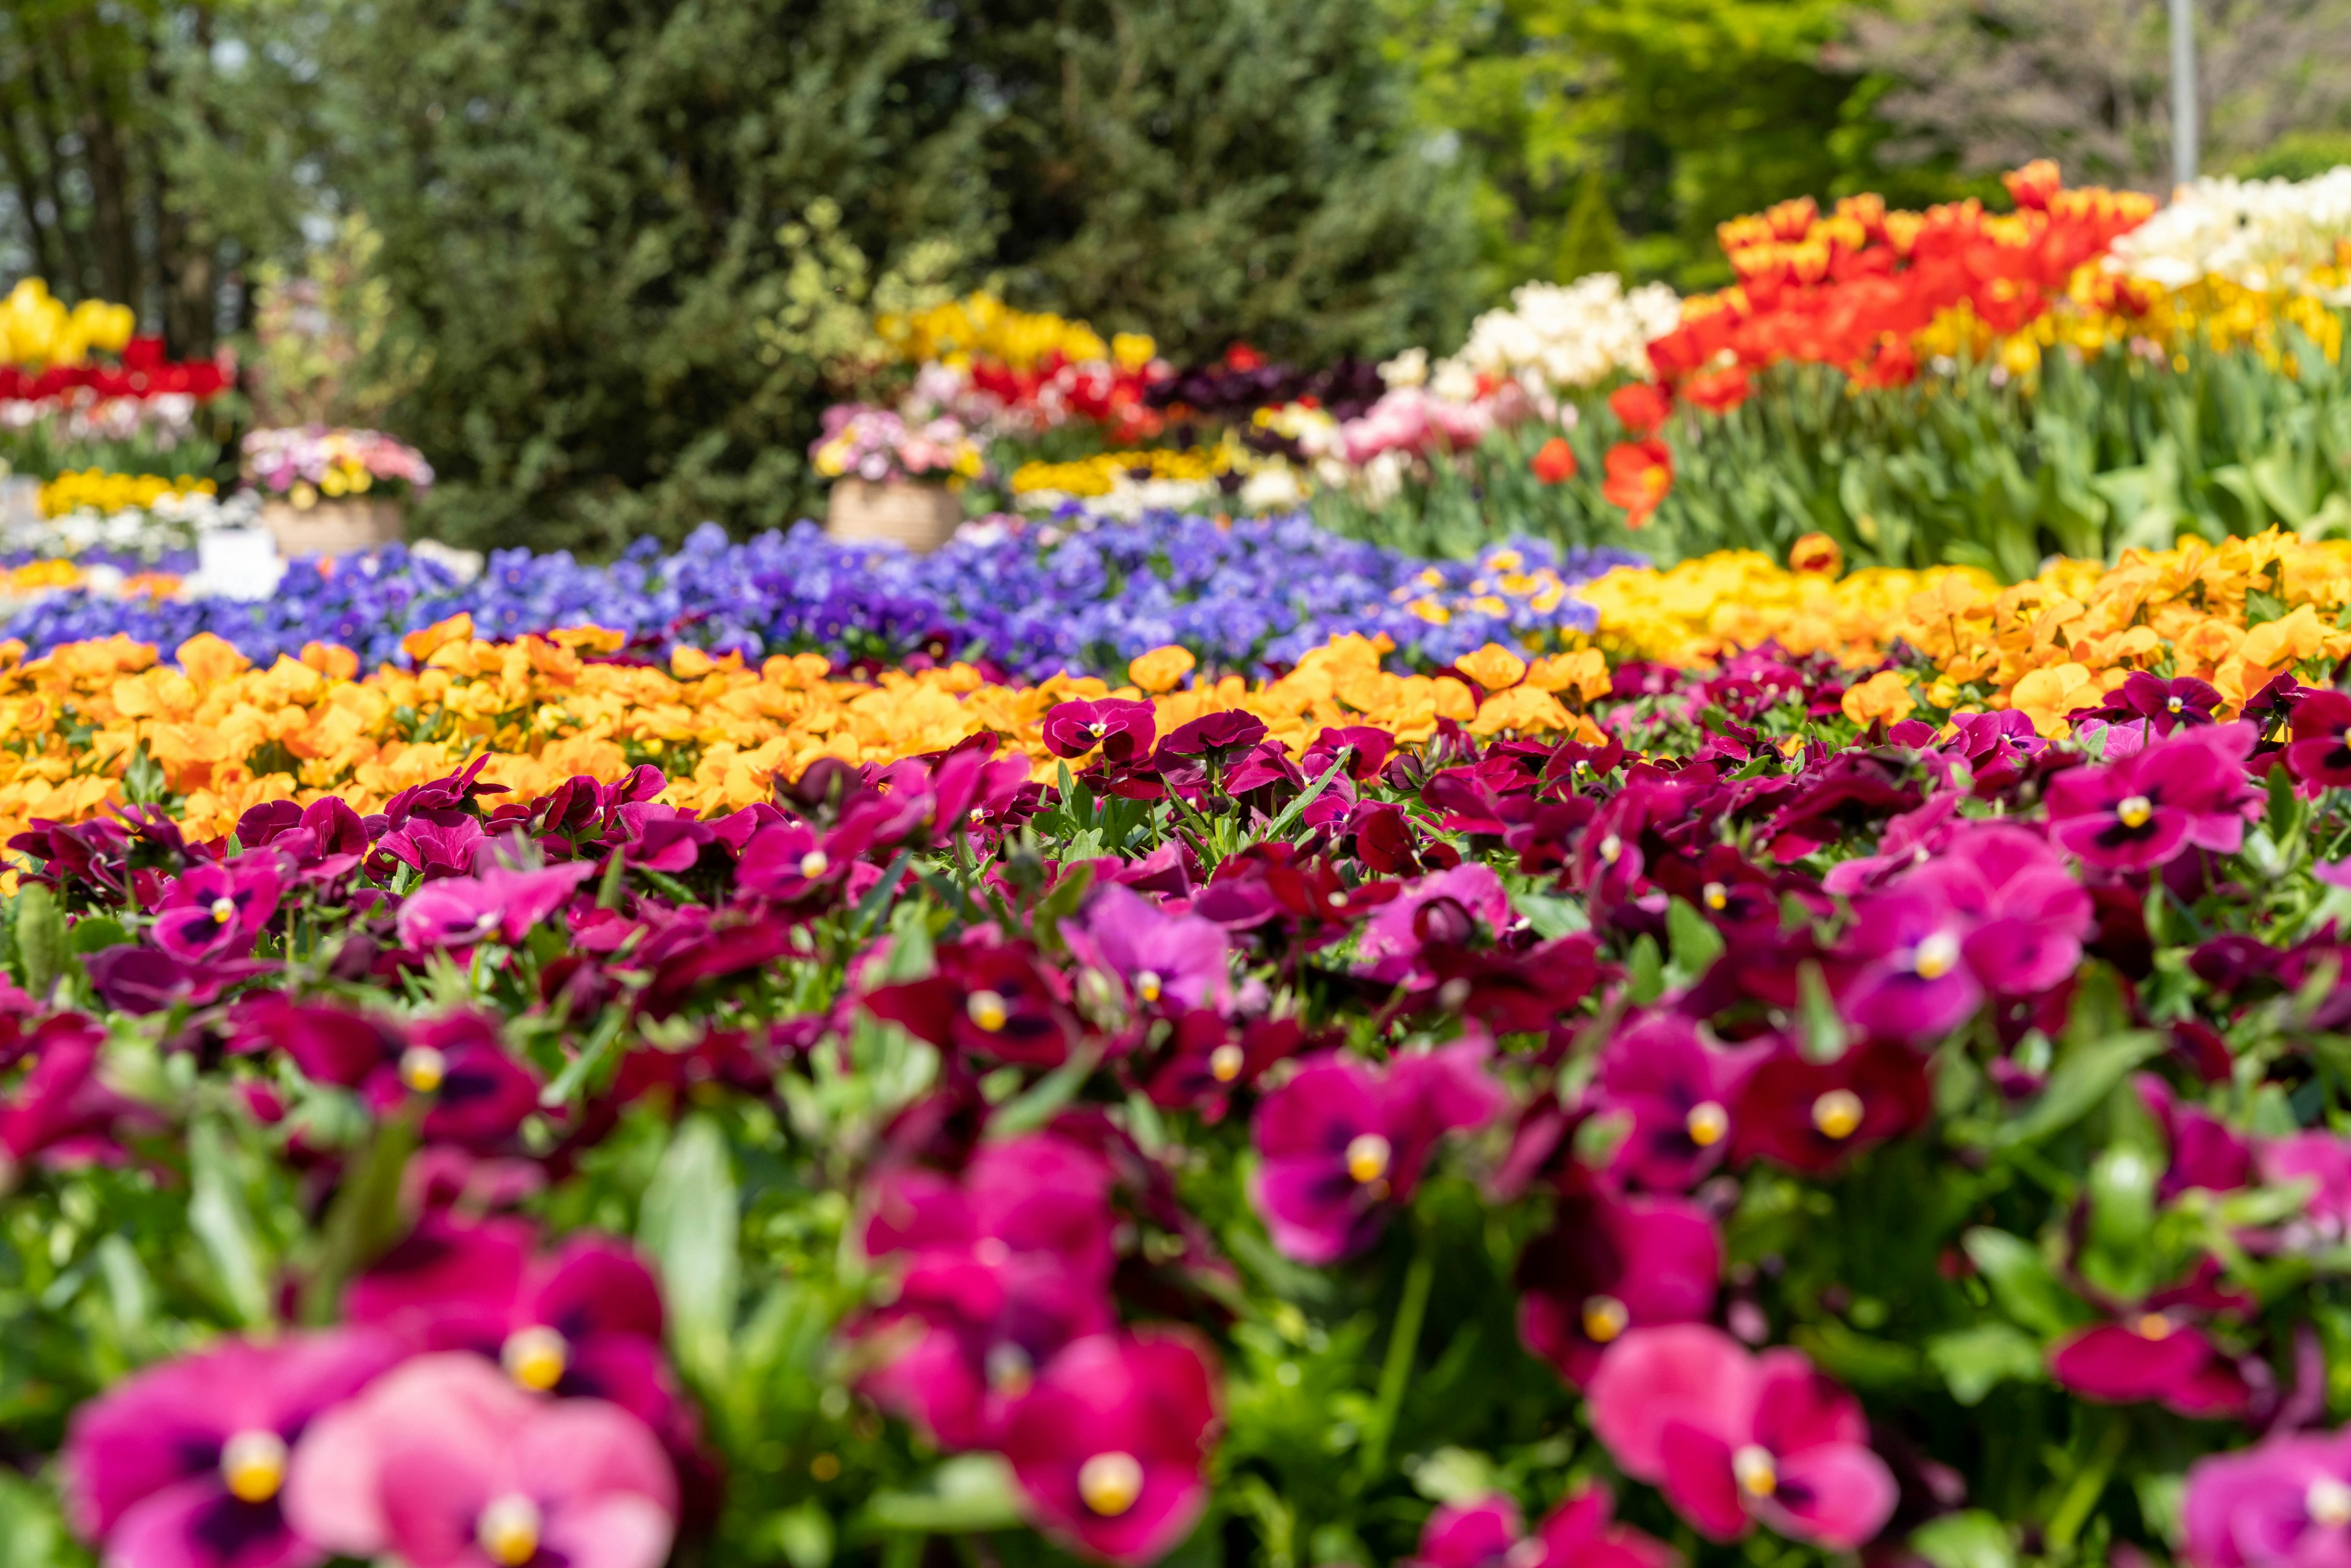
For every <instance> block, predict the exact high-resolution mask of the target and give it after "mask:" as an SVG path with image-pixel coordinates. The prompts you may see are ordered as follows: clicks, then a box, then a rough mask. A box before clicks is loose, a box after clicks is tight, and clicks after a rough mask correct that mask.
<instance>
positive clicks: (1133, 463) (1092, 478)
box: [1011, 444, 1244, 496]
mask: <svg viewBox="0 0 2351 1568" xmlns="http://www.w3.org/2000/svg"><path fill="white" fill-rule="evenodd" d="M1243 456H1244V454H1243V453H1241V452H1240V451H1239V449H1238V448H1237V447H1233V446H1231V445H1229V444H1228V445H1222V446H1187V447H1185V448H1183V449H1181V450H1180V451H1179V450H1176V449H1175V448H1171V447H1162V446H1154V447H1142V448H1138V449H1136V450H1134V451H1129V452H1097V453H1095V454H1094V455H1092V456H1091V457H1080V458H1076V459H1074V460H1072V461H1071V462H1068V463H1023V464H1022V465H1020V466H1019V467H1018V468H1015V469H1014V470H1013V471H1012V479H1011V485H1012V493H1013V494H1014V495H1016V496H1029V495H1034V494H1036V493H1037V492H1039V491H1040V490H1051V491H1054V492H1056V493H1058V494H1061V495H1064V496H1107V495H1109V494H1110V493H1111V492H1112V491H1113V490H1114V489H1116V488H1118V482H1119V479H1120V478H1121V477H1122V476H1124V477H1127V478H1145V479H1190V480H1202V479H1214V478H1215V477H1217V476H1218V475H1219V474H1225V473H1228V472H1230V471H1231V470H1233V469H1234V468H1235V467H1237V466H1238V465H1239V459H1240V458H1241V457H1243Z"/></svg>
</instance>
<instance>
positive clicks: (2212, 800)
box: [2049, 722, 2262, 871]
mask: <svg viewBox="0 0 2351 1568" xmlns="http://www.w3.org/2000/svg"><path fill="white" fill-rule="evenodd" d="M2255 738H2256V737H2255V735H2254V732H2253V727H2252V726H2251V725H2249V724H2245V723H2242V722H2239V723H2236V724H2226V725H2211V726H2207V727H2202V728H2199V729H2192V730H2185V731H2182V732H2181V733H2179V734H2177V735H2174V736H2172V737H2169V738H2168V739H2165V740H2159V741H2157V742H2156V743H2155V744H2154V745H2152V746H2150V747H2147V748H2146V749H2145V750H2143V751H2140V752H2138V753H2137V754H2136V755H2134V756H2131V757H2126V758H2123V759H2122V760H2121V761H2119V762H2114V763H2109V764H2107V765H2106V766H2105V767H2101V768H2069V769H2067V770H2066V771H2065V772H2064V773H2061V774H2059V775H2057V776H2056V777H2055V778H2053V779H2051V780H2050V781H2049V819H2050V823H2051V831H2052V832H2053V834H2054V836H2055V837H2056V840H2057V841H2058V842H2059V843H2060V844H2062V845H2063V846H2064V848H2065V849H2067V850H2069V851H2070V852H2073V853H2074V854H2075V855H2078V856H2080V857H2081V858H2082V860H2084V861H2085V862H2087V863H2089V864H2091V865H2094V866H2098V867H2102V868H2104V869H2105V870H2109V871H2145V870H2147V868H2149V867H2151V866H2158V865H2161V864H2163V863H2164V862H2167V861H2168V860H2170V859H2172V858H2173V857H2174V856H2175V855H2178V854H2180V853H2182V852H2185V851H2187V850H2189V849H2191V848H2194V849H2205V850H2210V851H2212V852H2215V853H2217V854H2234V853H2236V852H2237V850H2238V847H2239V846H2240V845H2241V844H2242V843H2243V841H2244V834H2245V822H2246V820H2247V818H2248V817H2249V816H2250V815H2252V813H2254V812H2256V811H2258V810H2260V807H2261V799H2262V797H2261V791H2260V790H2259V789H2255V788H2254V787H2253V786H2252V784H2251V783H2249V782H2248V781H2247V779H2246V778H2245V758H2247V757H2248V756H2250V755H2251V754H2252V747H2253V742H2254V740H2255Z"/></svg>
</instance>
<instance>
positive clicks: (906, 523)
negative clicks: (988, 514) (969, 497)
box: [824, 479, 963, 550]
mask: <svg viewBox="0 0 2351 1568" xmlns="http://www.w3.org/2000/svg"><path fill="white" fill-rule="evenodd" d="M962 522H963V503H962V502H961V501H960V500H958V499H957V498H956V495H955V492H954V491H952V490H949V489H947V488H946V486H940V485H918V484H915V483H914V481H913V480H910V479H890V480H886V481H884V482H883V483H882V484H879V485H876V484H873V483H872V482H870V481H868V480H864V479H841V480H838V481H836V482H835V483H834V485H833V486H832V494H831V496H830V497H827V498H826V501H825V508H824V531H825V532H826V533H827V534H828V535H830V536H831V537H832V538H837V539H844V540H849V541H852V542H855V543H862V544H871V543H880V542H887V543H890V544H900V545H904V546H905V547H906V548H907V549H910V550H935V549H938V548H939V547H940V546H941V545H943V544H945V543H946V542H947V540H948V539H950V538H954V537H955V531H956V528H957V527H959V526H960V525H961V524H962Z"/></svg>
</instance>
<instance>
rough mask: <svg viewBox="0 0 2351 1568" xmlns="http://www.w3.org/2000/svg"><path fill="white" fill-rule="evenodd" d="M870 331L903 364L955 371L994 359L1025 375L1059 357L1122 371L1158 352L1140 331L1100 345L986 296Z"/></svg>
mask: <svg viewBox="0 0 2351 1568" xmlns="http://www.w3.org/2000/svg"><path fill="white" fill-rule="evenodd" d="M873 328H874V330H875V331H876V332H878V333H880V334H881V337H882V340H883V342H885V343H887V344H889V345H890V346H891V348H892V349H893V350H896V351H897V354H898V356H899V357H900V358H901V359H903V360H905V361H909V362H919V361H925V360H937V361H942V362H944V363H946V364H950V365H955V366H956V367H958V368H962V367H967V366H969V365H970V363H971V362H972V361H974V360H994V361H998V362H999V363H1002V364H1006V365H1009V366H1010V367H1011V368H1012V369H1014V370H1016V371H1026V370H1030V369H1033V368H1035V367H1036V366H1037V365H1038V364H1040V362H1042V361H1044V360H1046V359H1047V358H1048V357H1050V356H1051V355H1053V354H1056V353H1058V354H1060V355H1061V358H1062V359H1064V360H1066V361H1070V362H1071V363H1072V364H1076V363H1081V362H1083V361H1088V360H1113V361H1117V363H1118V364H1120V365H1121V366H1123V367H1124V368H1125V369H1127V370H1138V369H1140V368H1141V367H1143V366H1144V365H1147V364H1149V363H1150V362H1151V361H1152V358H1153V356H1155V354H1157V353H1158V351H1159V347H1158V345H1157V344H1156V343H1155V342H1154V341H1152V340H1151V339H1150V338H1148V337H1146V336H1144V334H1143V333H1140V332H1121V333H1119V334H1117V335H1116V336H1115V337H1113V338H1112V339H1111V340H1109V341H1108V342H1104V341H1103V340H1102V334H1101V333H1099V332H1096V331H1095V330H1094V329H1092V327H1089V326H1087V325H1086V324H1085V323H1084V322H1083V321H1070V320H1065V319H1062V318H1061V317H1059V316H1055V315H1052V314H1050V312H1040V313H1036V314H1031V313H1030V312H1029V311H1025V310H1015V309H1013V308H1011V307H1010V306H1008V305H1007V304H1005V303H1004V301H1003V300H1001V299H998V298H997V297H996V296H995V295H993V294H987V293H980V294H973V295H970V296H967V298H962V299H955V300H950V301H948V302H947V303H946V304H945V305H936V306H933V307H932V308H930V309H928V310H917V311H915V312H914V313H913V314H911V315H905V316H883V317H881V318H880V319H877V320H876V321H875V322H874V323H873Z"/></svg>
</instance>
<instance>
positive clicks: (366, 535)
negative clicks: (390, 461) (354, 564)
mask: <svg viewBox="0 0 2351 1568" xmlns="http://www.w3.org/2000/svg"><path fill="white" fill-rule="evenodd" d="M400 521H401V514H400V503H399V502H397V501H361V500H356V499H350V498H346V499H342V500H337V501H320V502H319V504H318V505H317V506H315V507H297V506H295V505H294V503H293V502H291V501H267V502H265V503H263V505H262V507H261V526H262V527H263V528H267V529H268V530H269V532H270V535H271V537H272V538H276V539H277V552H278V553H279V554H280V555H283V556H285V557H286V558H287V559H289V560H291V559H294V558H295V557H297V556H306V555H350V554H352V553H353V552H355V551H358V550H371V549H381V548H382V547H383V546H385V545H392V544H398V543H399V542H400Z"/></svg>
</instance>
